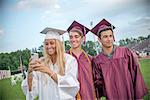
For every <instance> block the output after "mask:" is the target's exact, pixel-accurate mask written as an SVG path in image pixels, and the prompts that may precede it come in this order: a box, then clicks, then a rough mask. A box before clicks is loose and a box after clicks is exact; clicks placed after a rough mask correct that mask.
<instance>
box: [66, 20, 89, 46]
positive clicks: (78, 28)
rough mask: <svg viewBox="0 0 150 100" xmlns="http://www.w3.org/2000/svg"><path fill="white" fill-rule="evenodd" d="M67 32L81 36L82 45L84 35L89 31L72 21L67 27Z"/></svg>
mask: <svg viewBox="0 0 150 100" xmlns="http://www.w3.org/2000/svg"><path fill="white" fill-rule="evenodd" d="M67 31H68V32H69V33H70V32H79V33H80V34H81V35H82V36H84V44H85V41H86V37H85V35H86V34H87V33H88V32H89V31H90V29H88V28H87V27H85V26H84V25H82V24H80V23H78V22H77V21H73V22H72V24H71V25H70V26H69V28H68V29H67Z"/></svg>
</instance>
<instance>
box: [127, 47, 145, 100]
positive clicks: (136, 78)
mask: <svg viewBox="0 0 150 100" xmlns="http://www.w3.org/2000/svg"><path fill="white" fill-rule="evenodd" d="M127 56H128V65H129V71H130V74H131V78H132V83H133V86H134V87H133V88H134V95H135V99H141V98H143V96H144V95H146V94H147V92H148V89H147V87H146V85H145V83H144V80H143V77H142V74H141V71H140V67H139V66H140V65H139V62H138V60H137V58H136V56H135V55H134V54H133V52H132V51H130V50H129V49H127Z"/></svg>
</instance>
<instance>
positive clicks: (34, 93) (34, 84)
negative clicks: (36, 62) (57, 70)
mask: <svg viewBox="0 0 150 100" xmlns="http://www.w3.org/2000/svg"><path fill="white" fill-rule="evenodd" d="M32 75H33V80H32V91H29V87H28V81H27V77H26V79H25V80H23V81H22V84H21V87H22V90H23V93H24V94H25V95H26V100H34V98H36V97H37V96H38V76H37V74H36V72H34V71H33V74H32Z"/></svg>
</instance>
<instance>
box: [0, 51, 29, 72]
mask: <svg viewBox="0 0 150 100" xmlns="http://www.w3.org/2000/svg"><path fill="white" fill-rule="evenodd" d="M20 57H21V58H22V63H23V65H24V66H28V63H29V57H30V50H29V49H25V50H23V51H20V50H18V51H16V52H11V53H1V54H0V70H8V69H9V68H10V70H11V71H13V70H16V69H18V67H19V66H20Z"/></svg>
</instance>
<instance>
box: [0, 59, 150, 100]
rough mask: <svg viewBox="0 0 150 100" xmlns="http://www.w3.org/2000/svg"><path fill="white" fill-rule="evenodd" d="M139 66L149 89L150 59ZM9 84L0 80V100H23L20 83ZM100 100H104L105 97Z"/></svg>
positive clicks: (7, 80)
mask: <svg viewBox="0 0 150 100" xmlns="http://www.w3.org/2000/svg"><path fill="white" fill-rule="evenodd" d="M140 64H141V71H142V74H143V77H144V80H145V83H146V85H147V86H148V88H149V89H150V75H149V71H150V59H144V60H140ZM10 82H11V81H10V79H3V80H0V100H25V96H24V94H23V92H22V90H21V83H20V82H18V83H17V85H14V86H11V83H10ZM149 92H150V91H149ZM101 100H105V97H104V98H102V99H101ZM144 100H150V93H149V94H148V95H146V96H145V97H144Z"/></svg>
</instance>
